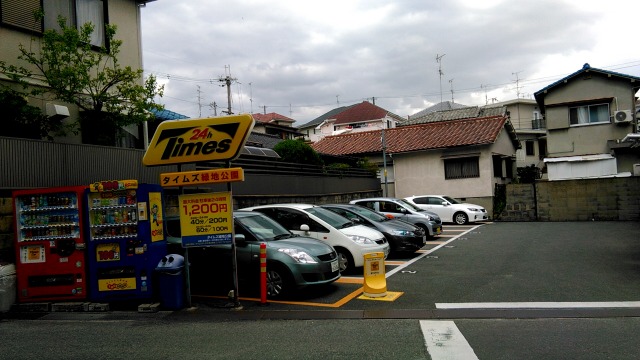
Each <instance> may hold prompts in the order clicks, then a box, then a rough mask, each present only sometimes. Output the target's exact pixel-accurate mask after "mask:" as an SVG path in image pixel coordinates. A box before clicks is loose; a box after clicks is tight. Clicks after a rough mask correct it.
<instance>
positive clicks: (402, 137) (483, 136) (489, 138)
mask: <svg viewBox="0 0 640 360" xmlns="http://www.w3.org/2000/svg"><path fill="white" fill-rule="evenodd" d="M506 121H507V118H506V117H504V116H489V117H483V118H475V119H460V120H450V121H441V122H433V123H426V124H420V125H411V126H401V127H397V128H393V129H387V130H385V140H386V143H387V152H388V153H390V154H392V153H403V152H409V151H419V150H431V149H442V148H451V147H457V146H469V145H486V144H492V143H494V142H495V141H496V139H497V138H498V135H499V134H500V132H501V131H502V129H503V128H504V126H505V122H506ZM381 136H382V134H381V130H373V131H364V132H353V133H347V134H342V135H335V136H327V137H325V138H323V139H321V140H320V141H318V142H316V143H314V144H311V146H312V147H313V148H314V149H315V150H316V151H317V152H319V153H323V154H329V155H355V154H367V153H375V152H381V151H382V141H381Z"/></svg>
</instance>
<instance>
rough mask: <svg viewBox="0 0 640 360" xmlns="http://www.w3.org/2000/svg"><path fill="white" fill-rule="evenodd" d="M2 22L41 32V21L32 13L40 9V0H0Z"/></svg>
mask: <svg viewBox="0 0 640 360" xmlns="http://www.w3.org/2000/svg"><path fill="white" fill-rule="evenodd" d="M0 1H2V3H1V6H2V7H1V8H0V14H1V15H2V23H3V24H6V25H11V26H16V27H19V28H23V29H26V30H30V31H35V32H38V33H41V32H42V21H40V20H36V19H35V17H34V14H35V12H36V11H39V10H40V0H0Z"/></svg>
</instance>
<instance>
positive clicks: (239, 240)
mask: <svg viewBox="0 0 640 360" xmlns="http://www.w3.org/2000/svg"><path fill="white" fill-rule="evenodd" d="M245 245H247V238H246V237H245V236H244V234H236V246H245Z"/></svg>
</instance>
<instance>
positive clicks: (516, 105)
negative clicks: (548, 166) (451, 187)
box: [485, 98, 547, 169]
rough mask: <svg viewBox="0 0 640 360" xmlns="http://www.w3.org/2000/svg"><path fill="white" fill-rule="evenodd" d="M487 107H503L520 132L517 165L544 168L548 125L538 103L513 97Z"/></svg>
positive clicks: (518, 132)
mask: <svg viewBox="0 0 640 360" xmlns="http://www.w3.org/2000/svg"><path fill="white" fill-rule="evenodd" d="M485 107H487V108H488V107H503V108H505V109H506V113H507V115H508V116H509V120H511V124H513V128H514V129H515V130H516V134H518V140H519V141H520V148H519V149H518V150H517V151H516V166H517V167H525V166H531V165H533V166H535V167H537V168H539V169H543V168H544V158H545V156H546V149H547V143H546V135H547V132H546V125H545V123H544V119H543V118H542V112H541V111H540V107H539V106H538V103H537V102H536V101H535V100H533V99H521V98H520V99H512V100H507V101H502V102H497V103H494V104H490V105H486V106H485Z"/></svg>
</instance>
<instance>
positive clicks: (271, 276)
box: [267, 265, 291, 298]
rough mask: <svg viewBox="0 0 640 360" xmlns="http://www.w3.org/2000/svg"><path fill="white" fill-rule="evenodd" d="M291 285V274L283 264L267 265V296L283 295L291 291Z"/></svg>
mask: <svg viewBox="0 0 640 360" xmlns="http://www.w3.org/2000/svg"><path fill="white" fill-rule="evenodd" d="M290 286H291V282H290V281H289V274H288V273H287V271H286V270H285V269H284V268H283V267H282V266H280V265H271V266H267V296H269V297H271V298H277V297H281V296H282V295H283V294H285V293H287V291H289V287H290Z"/></svg>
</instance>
